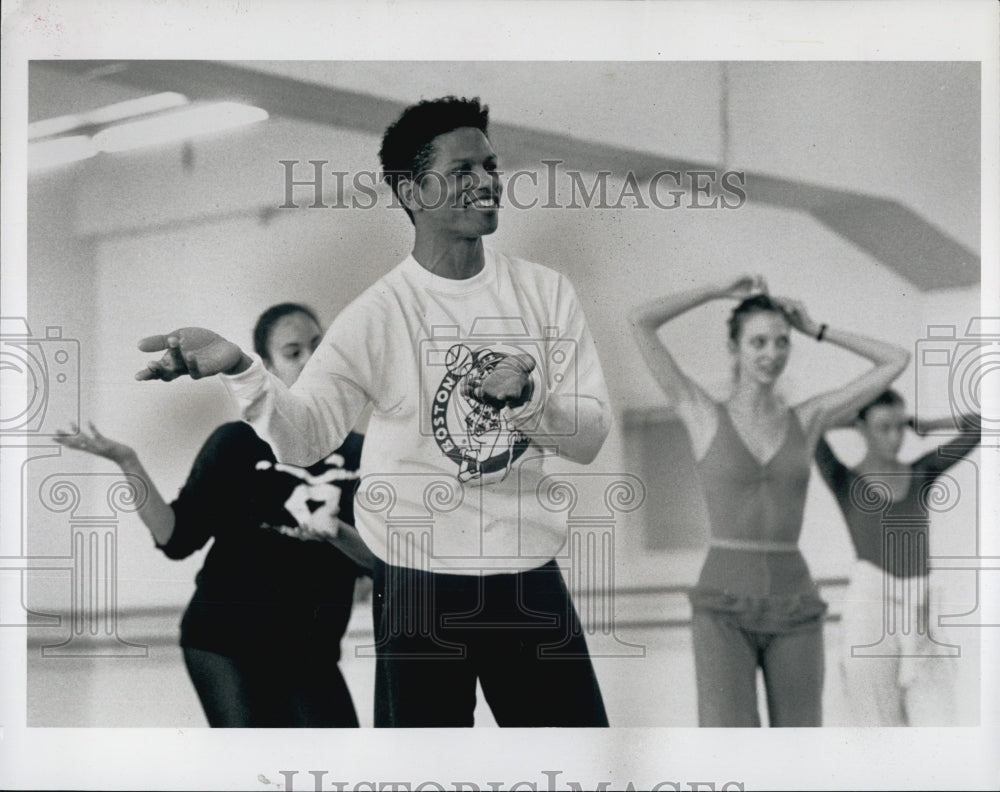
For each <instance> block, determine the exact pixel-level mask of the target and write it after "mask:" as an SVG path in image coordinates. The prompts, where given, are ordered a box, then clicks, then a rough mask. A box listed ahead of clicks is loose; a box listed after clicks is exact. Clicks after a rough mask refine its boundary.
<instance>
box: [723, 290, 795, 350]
mask: <svg viewBox="0 0 1000 792" xmlns="http://www.w3.org/2000/svg"><path fill="white" fill-rule="evenodd" d="M765 312H771V313H776V314H781V316H783V317H784V318H785V319H786V320H787V319H788V315H787V314H786V313H785V309H784V308H782V307H781V305H780V304H779V303H776V302H775V301H774V300H772V299H771V298H770V297H769V296H768V295H766V294H755V295H753V297H747V298H746V299H745V300H744V301H743V302H741V303H740V304H739V305H737V306H736V307H735V308H733V312H732V313H731V314H730V315H729V340H730V341H739V339H740V333H742V332H743V323H744V322H745V321H746V318H747V317H748V316H751V315H752V314H755V313H765Z"/></svg>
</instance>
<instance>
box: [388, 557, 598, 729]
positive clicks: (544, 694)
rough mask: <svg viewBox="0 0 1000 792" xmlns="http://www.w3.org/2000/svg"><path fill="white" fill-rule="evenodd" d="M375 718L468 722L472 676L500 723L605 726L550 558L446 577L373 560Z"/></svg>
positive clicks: (393, 723)
mask: <svg viewBox="0 0 1000 792" xmlns="http://www.w3.org/2000/svg"><path fill="white" fill-rule="evenodd" d="M373 618H374V621H375V636H376V664H375V725H376V726H383V727H405V726H437V727H448V726H472V725H473V710H474V709H475V706H476V680H477V679H478V680H479V683H480V684H481V685H482V688H483V694H484V695H485V696H486V701H487V703H488V704H489V706H490V709H491V710H492V711H493V716H494V717H495V718H496V721H497V723H498V724H499V725H500V726H607V725H608V718H607V714H606V713H605V710H604V701H603V699H602V698H601V691H600V688H599V687H598V684H597V677H596V676H595V674H594V669H593V666H592V664H591V662H590V655H589V654H588V652H587V644H586V640H585V638H584V636H583V632H582V630H581V628H580V621H579V619H578V618H577V615H576V611H575V610H574V609H573V604H572V603H571V602H570V598H569V592H567V590H566V586H565V584H564V582H563V578H562V574H561V573H560V571H559V567H558V565H557V564H556V562H555V561H550V562H549V563H547V564H545V565H544V566H542V567H539V568H537V569H533V570H530V571H528V572H519V573H516V574H499V575H483V576H479V575H444V574H434V573H428V572H421V571H418V570H415V569H409V568H406V567H397V566H389V565H387V564H384V563H382V562H380V561H376V563H375V575H374V609H373Z"/></svg>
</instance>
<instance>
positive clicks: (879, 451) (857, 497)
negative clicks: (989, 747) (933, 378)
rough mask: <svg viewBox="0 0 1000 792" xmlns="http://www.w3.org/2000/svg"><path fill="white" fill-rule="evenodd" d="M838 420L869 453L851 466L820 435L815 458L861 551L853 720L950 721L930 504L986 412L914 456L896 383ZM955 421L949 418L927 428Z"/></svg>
mask: <svg viewBox="0 0 1000 792" xmlns="http://www.w3.org/2000/svg"><path fill="white" fill-rule="evenodd" d="M841 425H842V426H849V425H853V426H854V427H855V428H857V429H858V430H859V431H860V432H861V434H862V436H863V437H864V438H865V441H866V443H867V446H868V450H867V454H866V455H865V458H864V459H863V460H862V461H861V463H860V464H858V465H857V467H855V468H853V469H852V468H848V467H847V466H846V465H844V464H843V463H842V462H841V461H840V460H839V459H838V458H837V456H836V455H835V454H834V453H833V450H832V449H831V448H830V446H829V445H828V444H827V442H826V440H825V439H820V442H819V444H818V445H817V447H816V463H817V465H818V466H819V470H820V473H821V474H822V475H823V478H824V479H825V480H826V483H827V485H828V486H829V487H830V489H831V491H832V492H833V494H834V496H835V497H836V499H837V503H838V504H839V505H840V509H841V511H842V512H843V515H844V519H845V521H846V522H847V527H848V530H849V531H850V533H851V540H852V542H853V543H854V550H855V553H856V554H857V558H858V561H857V563H856V565H855V567H854V569H853V570H852V574H851V585H850V588H849V590H848V593H847V601H846V603H845V605H844V614H843V634H844V647H845V648H844V653H843V655H842V658H841V671H842V674H843V679H844V684H845V689H846V693H847V697H848V699H849V703H850V709H851V715H852V718H853V721H854V725H859V726H908V725H909V726H916V725H923V726H932V725H934V726H944V725H948V724H949V722H951V721H952V720H953V712H952V710H953V708H954V695H953V692H954V677H955V670H956V669H955V664H954V662H953V661H952V660H951V659H950V658H951V657H953V655H954V652H953V651H951V647H949V646H948V645H946V644H942V643H939V642H938V641H937V640H935V638H934V636H933V634H932V630H931V629H930V628H931V626H932V625H933V624H934V622H935V621H936V619H931V617H930V614H931V611H932V610H934V608H935V606H936V605H937V602H938V601H939V597H937V596H936V590H935V586H934V581H933V578H931V577H930V576H929V575H928V564H927V558H928V524H929V522H930V518H929V515H928V510H927V503H928V501H929V500H933V499H934V498H935V492H934V486H935V481H936V480H937V479H938V477H939V476H941V474H942V473H944V472H945V471H946V470H947V469H948V468H950V467H951V466H952V465H954V464H955V463H956V462H957V461H958V460H959V459H961V458H962V457H964V456H966V455H967V454H969V453H970V452H971V451H972V450H973V449H974V448H975V447H976V445H977V444H978V443H979V439H980V419H979V416H975V415H968V416H962V417H961V418H960V419H959V426H960V427H961V432H960V434H959V435H958V436H957V437H955V438H954V439H952V440H951V441H950V442H948V443H946V444H945V445H942V446H941V447H940V448H936V449H935V450H933V451H931V452H930V453H928V454H925V455H924V456H922V457H920V458H919V459H917V460H915V461H913V462H910V463H905V462H900V461H899V459H898V458H897V454H898V453H899V449H900V446H901V445H902V442H903V435H904V433H905V431H906V429H907V427H913V425H914V422H913V420H912V419H909V418H907V416H906V414H905V403H904V401H903V398H902V397H901V396H900V395H899V394H898V393H896V392H895V391H892V390H888V391H885V392H884V393H882V394H881V395H880V396H879V397H878V398H876V399H875V400H874V401H872V402H871V403H870V404H869V405H867V406H866V407H865V408H864V409H862V410H861V412H860V413H859V415H858V416H857V418H856V419H854V420H853V421H851V422H850V423H846V422H845V423H842V424H841ZM951 426H954V424H953V423H952V419H950V418H949V419H946V420H943V421H940V422H933V423H932V424H930V425H928V426H927V428H928V429H932V430H933V429H940V428H947V427H951Z"/></svg>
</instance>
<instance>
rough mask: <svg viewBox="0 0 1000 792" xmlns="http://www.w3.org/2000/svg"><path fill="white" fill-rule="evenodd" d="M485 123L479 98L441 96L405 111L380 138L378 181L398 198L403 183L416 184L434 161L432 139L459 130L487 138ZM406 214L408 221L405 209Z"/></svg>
mask: <svg viewBox="0 0 1000 792" xmlns="http://www.w3.org/2000/svg"><path fill="white" fill-rule="evenodd" d="M489 122H490V109H489V107H487V106H486V105H481V104H480V103H479V97H474V98H472V99H465V98H462V99H459V98H458V97H455V96H445V97H442V98H441V99H425V100H424V101H422V102H418V103H417V104H415V105H411V106H410V107H407V108H406V110H404V111H403V114H402V115H401V116H400V117H399V118H398V119H396V121H395V122H394V123H393V124H391V125H390V126H389V128H388V129H386V130H385V134H384V135H383V136H382V148H381V149H379V152H378V156H379V160H380V161H381V162H382V178H383V179H385V181H386V182H388V184H389V186H390V187H391V188H392V191H393V192H394V193H395V194H396V195H397V196H398V195H399V183H400V182H401V181H402V180H403V179H409V180H411V181H416V180H417V179H419V178H420V177H421V176H423V175H424V174H425V173H426V172H427V170H428V168H429V167H430V163H431V160H433V159H434V138H436V137H438V135H444V134H447V133H448V132H452V131H453V130H456V129H461V128H462V127H472V128H473V129H478V130H479V131H480V132H482V133H483V134H484V135H486V136H487V137H488V136H489V132H488V127H489ZM405 208H406V207H404V209H405ZM406 213H407V214H408V215H410V219H411V220H412V219H413V216H412V214H411V213H410V210H409V209H406Z"/></svg>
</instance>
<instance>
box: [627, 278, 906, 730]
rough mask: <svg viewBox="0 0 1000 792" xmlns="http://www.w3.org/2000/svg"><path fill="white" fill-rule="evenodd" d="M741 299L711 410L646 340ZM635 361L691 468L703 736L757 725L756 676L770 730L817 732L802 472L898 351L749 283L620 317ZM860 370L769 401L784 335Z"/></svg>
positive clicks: (814, 632) (818, 676)
mask: <svg viewBox="0 0 1000 792" xmlns="http://www.w3.org/2000/svg"><path fill="white" fill-rule="evenodd" d="M725 297H728V298H732V299H736V300H740V303H739V305H738V306H737V307H736V309H735V310H734V311H733V314H732V317H731V318H730V322H729V331H730V332H729V348H730V351H731V352H732V354H733V358H734V363H735V367H736V381H735V383H734V387H733V392H732V395H731V396H730V397H729V399H728V400H727V401H726V402H724V403H716V402H715V401H713V400H712V399H711V398H709V396H708V395H707V394H706V393H705V392H704V391H703V390H702V389H701V388H700V387H699V386H698V385H697V384H696V383H695V382H694V381H693V380H691V379H689V378H688V377H687V375H685V374H684V372H683V371H681V369H680V367H679V366H678V365H677V364H676V362H675V361H674V359H673V356H672V355H671V354H670V352H669V351H668V350H667V347H666V346H665V345H664V344H663V343H662V342H661V341H660V338H659V335H658V330H659V328H660V327H661V326H662V325H663V324H664V323H665V322H667V321H668V320H670V319H672V318H674V317H676V316H678V315H680V314H682V313H684V312H685V311H688V310H690V309H691V308H694V307H695V306H697V305H700V304H702V303H705V302H708V301H709V300H712V299H717V298H725ZM632 325H633V328H634V330H635V334H636V340H637V341H638V343H639V348H640V350H641V351H642V354H643V356H644V357H645V359H646V362H647V364H648V365H649V368H650V371H651V372H652V373H653V375H654V377H655V378H656V380H657V381H658V382H659V384H660V386H661V387H662V388H663V390H664V392H665V393H666V395H667V398H668V400H669V402H670V405H671V406H672V407H673V408H674V409H675V410H676V412H677V415H678V416H679V417H680V419H681V420H682V421H683V422H684V426H685V427H686V428H687V431H688V436H689V438H690V440H691V445H692V450H693V452H694V456H695V459H696V460H697V471H698V476H699V479H700V481H701V485H702V489H703V490H704V494H705V500H706V503H707V505H708V513H709V519H710V523H711V548H710V550H709V553H708V557H707V558H706V560H705V565H704V567H703V568H702V572H701V577H700V578H699V580H698V585H697V587H696V588H695V590H694V591H693V592H692V595H691V603H692V611H693V620H692V634H693V639H694V649H695V670H696V675H697V681H698V720H699V723H700V724H701V725H702V726H759V725H760V716H759V714H758V711H757V683H756V680H757V669H758V667H759V668H762V669H763V671H764V680H765V685H766V688H767V701H768V713H769V716H770V723H771V725H772V726H818V725H820V722H821V700H822V688H823V643H822V616H823V612H824V611H825V609H826V605H825V603H823V602H822V600H820V598H819V596H818V595H817V593H816V588H815V585H814V584H813V581H812V579H811V577H810V575H809V570H808V568H807V567H806V563H805V560H804V559H803V558H802V555H801V553H799V551H798V547H797V542H798V537H799V533H800V531H801V528H802V512H803V508H804V506H805V496H806V485H807V484H808V481H809V463H810V460H811V458H812V451H813V448H814V447H815V443H816V439H817V438H818V437H819V435H820V433H821V432H822V431H823V430H824V429H825V428H826V427H827V426H828V425H829V421H830V419H831V418H830V417H831V416H834V415H837V414H839V413H840V412H841V411H843V410H844V409H845V408H846V407H848V406H851V405H854V408H855V409H857V407H859V406H860V405H861V404H863V403H865V402H866V401H867V400H868V399H870V398H871V397H872V396H873V395H874V394H875V393H877V392H878V391H880V390H882V389H883V388H885V387H886V385H888V383H889V382H891V381H892V380H893V379H894V378H895V377H897V376H898V375H899V373H900V372H901V371H902V370H903V368H904V367H905V365H906V362H907V360H908V355H907V353H906V352H905V350H902V349H899V348H897V347H893V346H890V345H889V344H884V343H882V342H879V341H875V340H874V339H870V338H865V337H864V336H859V335H856V334H854V333H848V332H844V331H841V330H832V329H830V328H828V327H827V326H826V325H818V324H817V323H815V322H813V321H812V320H811V319H810V318H809V316H808V315H807V314H806V312H805V309H804V308H803V307H802V305H801V304H799V303H796V302H794V301H791V300H782V299H777V298H771V297H769V296H768V295H767V293H766V287H765V285H764V282H763V279H762V278H760V277H756V278H754V277H750V276H744V277H741V278H739V279H737V280H735V281H733V282H732V283H727V284H725V285H722V286H717V287H716V286H710V287H705V288H701V289H695V290H692V291H689V292H683V293H680V294H672V295H668V296H666V297H663V298H661V299H658V300H654V301H653V302H651V303H649V304H647V305H644V306H642V307H640V308H638V309H637V310H635V311H634V312H633V314H632ZM793 328H794V329H796V330H798V331H799V332H801V333H803V334H804V335H807V336H811V337H813V338H815V339H817V340H821V341H822V340H827V341H829V342H831V343H833V344H835V345H837V346H840V347H843V348H844V349H847V350H849V351H851V352H854V353H856V354H859V355H861V356H862V357H865V358H868V359H869V360H870V361H872V363H873V364H874V366H873V367H872V368H871V369H870V370H869V371H868V372H867V373H865V374H863V375H862V376H860V377H858V378H857V379H855V380H853V381H852V382H850V383H848V384H847V385H845V386H844V387H842V388H840V389H838V390H835V391H830V392H829V393H825V394H822V395H820V396H815V397H813V398H811V399H807V400H806V401H804V402H802V403H800V404H798V405H795V406H789V405H787V404H785V403H784V401H783V400H782V399H781V398H780V396H779V395H778V394H777V393H776V392H775V388H774V386H775V383H776V382H777V380H778V377H779V376H780V375H781V373H782V371H783V370H784V368H785V364H786V363H787V360H788V354H789V351H790V345H791V330H792V329H793Z"/></svg>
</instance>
